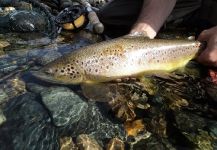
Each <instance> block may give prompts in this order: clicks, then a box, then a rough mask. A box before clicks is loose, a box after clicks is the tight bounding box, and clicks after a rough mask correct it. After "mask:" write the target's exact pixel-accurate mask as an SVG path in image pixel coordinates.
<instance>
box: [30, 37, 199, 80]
mask: <svg viewBox="0 0 217 150" xmlns="http://www.w3.org/2000/svg"><path fill="white" fill-rule="evenodd" d="M200 49H201V43H200V42H198V41H192V40H164V39H154V40H150V39H147V38H145V37H141V36H139V37H131V36H123V37H120V38H116V39H112V40H109V41H104V42H101V43H96V44H93V45H90V46H87V47H83V48H80V49H78V50H76V51H73V52H71V53H70V54H67V55H65V56H63V57H60V58H58V59H56V60H54V61H53V62H51V63H49V64H47V65H46V66H45V67H44V68H42V69H40V70H39V71H37V72H34V73H33V74H34V75H35V76H36V77H38V78H40V79H42V80H45V81H49V82H54V83H60V84H80V83H91V82H106V81H111V80H115V79H120V78H126V77H141V75H144V74H146V73H149V74H150V73H154V72H155V73H156V71H157V72H158V71H164V72H170V71H173V70H175V69H177V68H179V67H183V66H185V65H186V64H187V63H188V61H189V60H191V59H193V58H194V57H195V56H196V55H197V53H198V52H199V51H200Z"/></svg>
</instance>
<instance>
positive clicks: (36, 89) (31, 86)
mask: <svg viewBox="0 0 217 150" xmlns="http://www.w3.org/2000/svg"><path fill="white" fill-rule="evenodd" d="M26 89H27V90H28V91H30V92H33V93H35V94H40V93H41V92H42V91H44V90H46V89H45V87H43V86H41V85H39V84H36V83H27V84H26Z"/></svg>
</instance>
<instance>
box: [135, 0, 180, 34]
mask: <svg viewBox="0 0 217 150" xmlns="http://www.w3.org/2000/svg"><path fill="white" fill-rule="evenodd" d="M175 3H176V0H144V3H143V7H142V10H141V13H140V15H139V17H138V19H137V21H136V23H135V25H134V26H133V28H132V30H134V29H136V28H138V26H140V28H141V27H142V25H144V29H141V30H145V28H152V29H153V31H155V32H156V33H157V32H158V31H159V29H160V28H161V26H162V25H163V23H164V22H165V20H166V19H167V17H168V16H169V14H170V13H171V11H172V10H173V8H174V6H175Z"/></svg>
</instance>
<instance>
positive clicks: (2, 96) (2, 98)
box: [0, 89, 8, 105]
mask: <svg viewBox="0 0 217 150" xmlns="http://www.w3.org/2000/svg"><path fill="white" fill-rule="evenodd" d="M7 100H8V95H7V93H6V92H5V91H4V90H3V89H0V105H1V104H3V103H5V102H6V101H7Z"/></svg>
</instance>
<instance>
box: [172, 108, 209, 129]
mask: <svg viewBox="0 0 217 150" xmlns="http://www.w3.org/2000/svg"><path fill="white" fill-rule="evenodd" d="M174 114H175V120H176V126H177V127H178V128H179V129H180V130H181V131H184V132H196V131H197V130H198V129H203V128H204V127H205V126H206V125H207V121H206V120H205V119H204V118H202V117H200V116H198V115H195V114H193V113H187V112H184V111H182V112H176V113H174Z"/></svg>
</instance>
